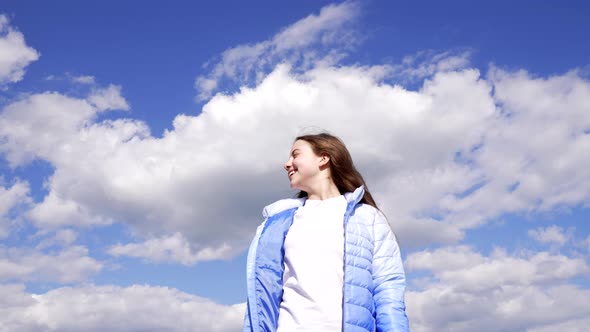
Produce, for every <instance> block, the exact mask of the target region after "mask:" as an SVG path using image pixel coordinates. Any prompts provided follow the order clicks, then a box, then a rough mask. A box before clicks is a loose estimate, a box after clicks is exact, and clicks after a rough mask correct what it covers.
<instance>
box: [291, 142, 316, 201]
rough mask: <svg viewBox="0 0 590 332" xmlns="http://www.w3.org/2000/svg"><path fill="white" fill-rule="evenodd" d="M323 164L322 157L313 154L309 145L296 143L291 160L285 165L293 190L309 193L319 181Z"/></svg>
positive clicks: (292, 149) (292, 148)
mask: <svg viewBox="0 0 590 332" xmlns="http://www.w3.org/2000/svg"><path fill="white" fill-rule="evenodd" d="M322 163H323V159H322V157H321V156H318V155H316V154H315V153H314V152H313V149H312V148H311V145H310V144H309V143H307V142H306V141H302V140H298V141H295V143H293V146H292V147H291V155H290V156H289V160H287V162H286V163H285V170H286V171H287V175H288V177H289V181H290V183H291V188H296V189H299V190H303V191H307V192H309V190H308V188H309V187H310V186H311V185H312V184H313V182H314V181H315V180H317V179H318V175H319V174H320V166H321V165H322Z"/></svg>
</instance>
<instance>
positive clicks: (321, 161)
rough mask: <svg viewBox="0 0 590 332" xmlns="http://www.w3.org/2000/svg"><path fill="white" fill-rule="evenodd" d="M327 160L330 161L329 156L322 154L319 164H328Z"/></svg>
mask: <svg viewBox="0 0 590 332" xmlns="http://www.w3.org/2000/svg"><path fill="white" fill-rule="evenodd" d="M329 161H330V156H328V155H327V154H325V155H323V156H322V159H320V166H325V165H328V162H329Z"/></svg>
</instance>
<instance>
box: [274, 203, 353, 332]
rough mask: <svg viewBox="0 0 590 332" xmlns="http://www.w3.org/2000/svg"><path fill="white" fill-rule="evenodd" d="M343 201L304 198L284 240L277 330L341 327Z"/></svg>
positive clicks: (332, 328)
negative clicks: (281, 287) (281, 295)
mask: <svg viewBox="0 0 590 332" xmlns="http://www.w3.org/2000/svg"><path fill="white" fill-rule="evenodd" d="M346 205H347V202H346V199H345V198H344V196H342V195H340V196H337V197H333V198H330V199H326V200H323V201H322V200H309V199H308V200H306V201H305V205H304V206H302V207H300V208H299V209H297V212H295V217H294V219H293V225H292V226H291V228H290V229H289V232H288V233H287V236H286V238H285V246H284V248H285V258H284V266H285V272H284V274H283V299H282V302H281V305H280V308H279V321H278V329H277V332H291V331H298V332H301V331H316V332H317V331H322V332H324V331H325V332H327V331H341V330H342V287H343V283H344V281H343V278H344V223H343V218H344V213H345V212H346Z"/></svg>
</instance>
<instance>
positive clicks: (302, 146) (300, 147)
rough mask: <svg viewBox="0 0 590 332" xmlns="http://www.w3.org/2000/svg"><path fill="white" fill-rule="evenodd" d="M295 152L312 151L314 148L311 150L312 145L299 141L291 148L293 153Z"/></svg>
mask: <svg viewBox="0 0 590 332" xmlns="http://www.w3.org/2000/svg"><path fill="white" fill-rule="evenodd" d="M295 150H304V151H305V150H307V151H312V148H311V145H310V144H309V143H307V142H306V141H303V140H298V141H295V143H293V146H292V147H291V152H293V151H295Z"/></svg>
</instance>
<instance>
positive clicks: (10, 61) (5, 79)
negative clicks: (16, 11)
mask: <svg viewBox="0 0 590 332" xmlns="http://www.w3.org/2000/svg"><path fill="white" fill-rule="evenodd" d="M38 58H39V53H38V52H37V51H35V49H33V48H31V47H30V46H28V45H27V44H26V43H25V38H24V36H23V34H22V33H21V32H19V31H18V30H16V29H15V28H13V27H12V26H11V25H10V21H9V19H8V17H7V16H6V15H0V86H3V85H5V84H7V83H14V82H18V81H20V80H22V79H23V76H24V74H25V68H26V67H27V66H28V65H29V64H30V63H31V62H33V61H36V60H37V59H38Z"/></svg>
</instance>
